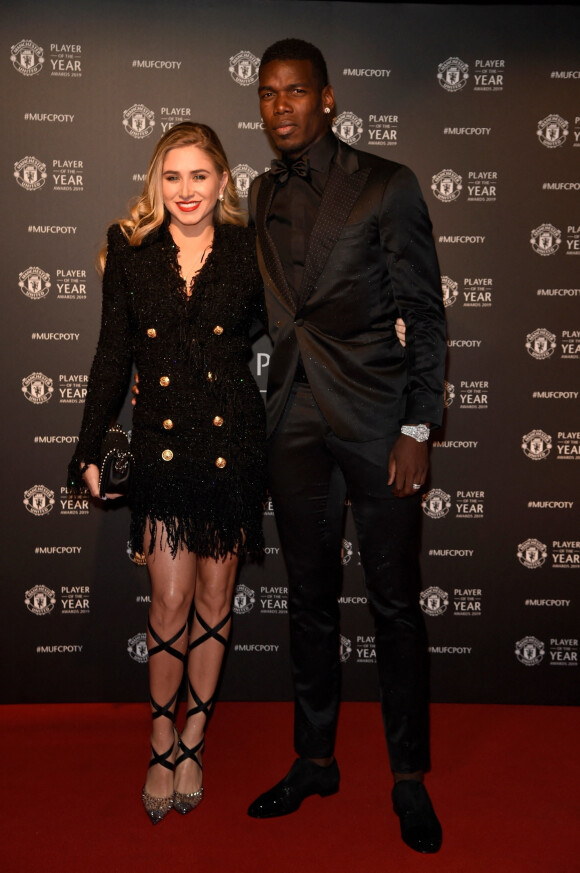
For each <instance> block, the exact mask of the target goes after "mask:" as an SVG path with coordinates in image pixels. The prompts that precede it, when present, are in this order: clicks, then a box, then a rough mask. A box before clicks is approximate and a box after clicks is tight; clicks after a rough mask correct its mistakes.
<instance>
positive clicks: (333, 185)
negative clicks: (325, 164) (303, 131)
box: [297, 163, 370, 311]
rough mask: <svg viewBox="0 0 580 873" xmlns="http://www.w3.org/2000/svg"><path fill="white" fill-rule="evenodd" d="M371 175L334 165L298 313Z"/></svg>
mask: <svg viewBox="0 0 580 873" xmlns="http://www.w3.org/2000/svg"><path fill="white" fill-rule="evenodd" d="M369 173H370V169H368V168H367V169H364V170H359V171H358V172H356V173H347V172H345V170H343V168H342V167H341V166H340V164H339V163H335V164H333V166H332V169H331V171H330V174H329V176H328V182H327V183H326V187H325V189H324V191H323V194H322V200H321V201H320V209H319V210H318V216H317V218H316V222H315V224H314V227H313V228H312V234H311V236H310V245H309V247H308V255H307V257H306V264H305V266H304V278H303V280H302V287H301V288H300V293H299V295H298V300H297V311H298V310H299V309H300V307H301V306H303V305H304V303H305V302H306V301H307V300H308V298H309V297H310V294H311V293H312V290H313V288H314V285H315V284H316V281H317V279H318V277H319V276H320V274H321V273H322V271H323V270H324V267H325V266H326V263H327V261H328V259H329V257H330V253H331V252H332V250H333V248H334V246H335V245H336V241H337V240H338V238H339V236H340V234H341V232H342V229H343V227H344V225H345V224H346V221H347V219H348V216H349V215H350V213H351V210H352V208H353V206H354V204H355V203H356V201H357V200H358V198H359V196H360V193H361V191H362V189H363V187H364V185H365V183H366V181H367V178H368V176H369Z"/></svg>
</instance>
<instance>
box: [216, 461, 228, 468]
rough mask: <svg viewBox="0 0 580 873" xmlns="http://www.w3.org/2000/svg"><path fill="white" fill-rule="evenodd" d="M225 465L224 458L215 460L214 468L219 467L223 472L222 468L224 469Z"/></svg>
mask: <svg viewBox="0 0 580 873" xmlns="http://www.w3.org/2000/svg"><path fill="white" fill-rule="evenodd" d="M226 464H227V461H226V459H225V458H216V462H215V465H216V467H219V468H220V470H223V468H224V467H225V465H226Z"/></svg>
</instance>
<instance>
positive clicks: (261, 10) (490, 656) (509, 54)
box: [0, 0, 580, 704]
mask: <svg viewBox="0 0 580 873" xmlns="http://www.w3.org/2000/svg"><path fill="white" fill-rule="evenodd" d="M0 19H1V21H2V28H1V33H2V45H1V53H2V57H3V61H2V65H1V74H0V75H1V82H2V93H3V105H4V108H3V120H4V125H3V127H4V135H3V137H2V144H1V150H2V191H3V202H4V204H5V207H6V213H5V218H6V223H5V227H4V231H3V242H4V255H3V259H2V260H3V276H2V283H3V313H2V315H3V317H2V323H3V325H4V327H3V330H2V333H3V342H2V356H3V359H4V361H3V372H4V374H5V375H4V379H3V389H4V390H3V418H4V425H3V427H2V429H1V434H0V440H1V443H0V444H1V446H2V458H3V463H2V473H3V477H4V485H3V491H2V502H1V511H2V515H3V518H2V531H3V535H4V546H3V560H2V588H1V595H2V610H1V614H0V624H1V626H0V645H1V647H2V652H3V656H2V679H1V697H2V700H3V701H4V702H18V701H25V702H26V701H30V702H32V701H91V700H95V701H100V700H103V701H139V700H146V699H147V667H146V662H147V651H146V645H145V624H146V617H147V610H148V603H149V580H148V576H147V570H146V569H145V567H143V566H140V565H139V564H137V563H135V561H134V560H133V558H134V556H132V555H131V554H130V553H129V551H128V548H127V539H128V520H129V519H128V510H127V508H126V506H115V505H106V506H100V505H96V504H95V503H94V502H92V501H90V500H89V499H88V498H86V497H83V498H81V499H71V498H70V497H69V496H68V495H67V492H66V489H65V480H66V467H67V463H68V460H69V458H70V456H71V455H72V453H73V450H74V446H75V441H76V435H77V433H78V430H79V426H80V421H81V416H82V411H83V402H84V397H85V392H86V387H87V379H88V372H89V368H90V364H91V361H92V357H93V354H94V349H95V345H96V340H97V334H98V328H99V318H100V283H99V279H98V276H97V274H96V272H95V269H94V262H95V257H96V255H97V252H98V250H99V248H100V246H101V245H102V243H103V241H104V235H105V230H106V227H107V225H108V224H109V223H110V222H111V221H113V220H114V219H115V218H118V217H120V216H121V215H122V214H123V213H124V211H125V205H126V203H127V200H128V199H129V198H130V197H131V196H134V195H135V194H136V193H138V192H139V191H140V189H141V187H142V184H143V181H144V174H145V171H146V168H147V164H148V161H149V157H150V155H151V152H152V150H153V147H154V144H155V142H156V140H157V139H158V138H159V136H160V135H161V134H162V133H163V132H164V131H165V130H167V129H168V128H169V127H170V126H171V125H173V124H176V123H177V122H180V121H183V120H199V121H204V122H206V123H208V124H210V125H211V126H213V127H214V128H215V129H216V130H217V131H218V133H219V135H220V137H221V138H222V141H223V143H224V146H225V148H226V151H227V154H228V157H229V161H230V165H231V168H232V172H233V175H234V178H235V180H236V184H237V187H238V191H239V194H240V197H241V198H242V202H243V203H245V202H246V197H247V192H248V188H249V185H250V183H251V181H252V179H253V178H254V177H255V176H256V175H257V174H258V173H260V172H262V171H263V170H264V168H265V167H267V166H268V164H269V161H270V159H271V157H272V153H271V150H270V147H269V144H268V141H267V139H266V136H265V134H264V132H263V129H262V125H261V120H260V115H259V109H258V100H257V76H258V69H259V58H260V56H261V54H262V52H263V51H264V49H265V48H266V47H267V46H268V45H269V44H270V43H271V42H273V41H275V40H277V39H280V38H283V37H287V36H298V37H302V38H305V39H309V40H313V41H315V42H316V43H317V45H319V47H320V48H321V49H322V51H323V53H324V54H325V56H326V58H327V61H328V66H329V72H330V77H331V81H332V83H333V85H334V88H335V92H336V96H337V114H336V118H335V120H334V130H335V132H336V134H337V136H339V137H340V138H341V139H343V140H345V141H346V142H348V143H351V144H352V145H354V146H356V147H357V148H360V149H363V150H367V151H372V152H374V153H375V154H377V155H380V156H381V157H384V158H387V159H390V160H395V161H399V162H402V163H406V164H409V165H410V166H411V167H412V168H413V169H414V170H415V172H416V173H417V175H418V178H419V181H420V183H421V186H422V189H423V192H424V196H425V199H426V201H427V203H428V206H429V209H430V212H431V216H432V219H433V225H434V234H435V239H436V242H437V248H438V251H439V257H440V263H441V272H442V280H441V284H442V294H443V299H444V302H445V307H446V312H447V316H448V336H449V338H448V346H449V360H448V368H447V374H446V386H445V389H446V419H445V424H444V426H443V428H442V429H440V430H438V431H437V432H436V433H435V434H434V437H433V446H432V452H431V458H432V469H431V476H430V481H429V483H428V485H427V487H426V490H425V494H424V499H423V514H424V517H423V538H422V568H423V590H422V593H421V607H422V609H423V610H424V613H425V618H426V622H427V627H428V632H429V637H430V645H431V660H432V685H433V699H434V700H435V701H465V702H498V703H538V704H545V703H553V704H571V703H578V702H579V691H578V689H579V675H578V673H579V671H578V638H579V636H580V633H579V622H578V605H579V603H580V525H579V513H578V507H579V504H580V496H579V495H580V489H579V481H580V475H579V474H580V464H579V463H578V461H579V460H580V413H579V408H580V404H579V402H578V398H579V391H580V379H579V360H580V315H579V302H580V198H579V192H580V58H579V55H578V43H577V33H578V25H579V24H580V13H579V10H578V7H573V6H552V5H550V6H548V5H546V6H531V7H525V6H511V7H510V6H497V5H494V6H489V7H485V6H484V7H481V6H480V7H472V8H470V7H467V6H459V7H457V6H451V5H449V6H446V5H436V6H435V5H434V6H421V5H413V4H409V5H407V4H398V5H394V4H388V3H385V4H376V3H375V4H365V3H342V2H335V3H332V2H331V3H319V2H301V3H298V2H292V3H291V2H260V0H254V2H251V0H246V2H245V3H235V2H229V0H228V2H208V0H204V2H190V3H187V4H184V3H182V2H180V0H166V2H164V3H163V4H156V3H143V2H139V3H137V2H136V0H125V2H124V3H122V4H118V3H116V2H114V3H113V2H110V0H100V2H93V0H83V2H80V3H75V4H71V3H60V2H58V0H57V2H53V3H51V4H46V3H40V2H38V0H32V2H29V3H28V4H26V6H25V7H22V5H21V4H17V3H12V2H4V4H3V6H2V10H1V12H0ZM268 362H269V341H268V340H267V338H265V337H264V338H262V339H260V340H259V341H258V343H257V344H256V346H255V354H254V358H253V361H252V371H253V374H254V376H255V378H256V379H257V381H258V384H259V386H260V388H261V389H262V390H264V389H265V385H266V380H267V375H268ZM120 420H121V422H122V423H123V424H125V425H126V426H129V427H130V420H131V407H130V404H129V402H128V401H127V402H126V404H125V407H124V408H123V411H122V414H121V419H120ZM264 528H265V533H266V544H267V548H266V553H267V554H266V560H265V562H264V564H263V566H246V567H244V568H243V569H242V572H241V574H240V577H239V584H238V585H237V588H236V593H235V601H234V611H235V620H234V629H233V634H232V640H231V646H230V650H229V654H228V658H227V663H226V669H225V673H224V678H223V682H222V690H221V693H222V698H225V699H231V700H235V699H255V700H270V699H274V700H278V699H288V698H290V696H291V687H290V680H289V664H288V654H287V648H288V638H287V609H286V603H287V587H286V586H287V581H286V575H285V569H284V562H283V558H282V555H281V553H280V546H279V541H278V537H277V532H276V524H275V519H274V515H273V512H272V507H271V505H268V504H267V505H266V507H265V514H264ZM342 560H343V564H344V585H343V591H342V595H341V598H340V602H341V609H342V637H341V659H342V662H343V685H344V697H345V698H346V699H351V700H367V699H374V698H375V697H376V695H377V683H376V677H375V672H376V670H375V666H374V664H375V648H374V636H373V625H372V621H371V618H370V616H369V613H368V607H367V602H366V597H365V589H364V580H363V578H362V574H361V568H360V563H359V557H358V550H357V542H356V536H355V533H354V527H353V524H352V519H351V516H350V514H349V511H348V507H347V508H346V512H345V532H344V540H343V550H342Z"/></svg>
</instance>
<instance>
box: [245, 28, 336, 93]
mask: <svg viewBox="0 0 580 873" xmlns="http://www.w3.org/2000/svg"><path fill="white" fill-rule="evenodd" d="M271 61H310V63H311V64H312V69H313V71H314V75H315V76H316V78H317V79H318V82H319V85H320V89H321V90H322V88H324V87H325V86H326V85H328V70H327V69H326V61H325V60H324V57H323V55H322V52H321V51H320V49H318V48H316V46H315V45H312V43H311V42H306V41H305V40H303V39H281V40H279V41H278V42H275V43H273V44H272V45H271V46H269V47H268V48H267V49H266V51H265V52H264V54H263V55H262V60H261V61H260V67H265V66H266V64H269V63H270V62H271Z"/></svg>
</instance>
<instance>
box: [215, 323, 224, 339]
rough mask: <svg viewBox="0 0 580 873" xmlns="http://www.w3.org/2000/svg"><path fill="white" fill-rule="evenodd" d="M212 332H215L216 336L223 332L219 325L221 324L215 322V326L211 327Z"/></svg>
mask: <svg viewBox="0 0 580 873" xmlns="http://www.w3.org/2000/svg"><path fill="white" fill-rule="evenodd" d="M213 332H214V333H215V335H216V336H221V335H222V333H223V332H224V329H223V327H222V326H221V324H216V326H215V327H214V329H213Z"/></svg>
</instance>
